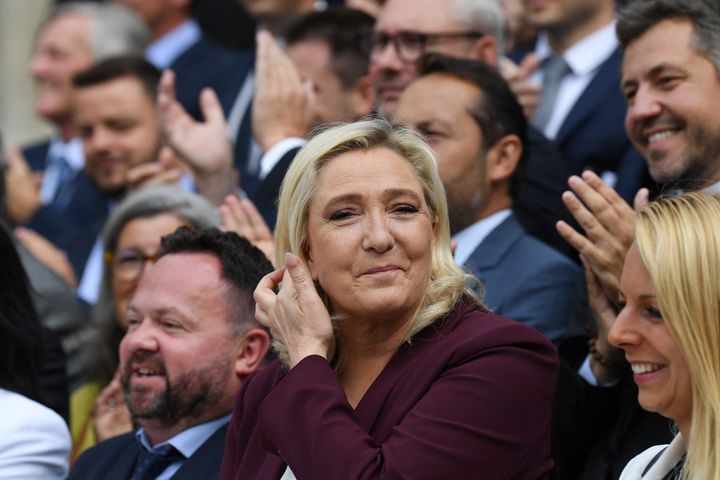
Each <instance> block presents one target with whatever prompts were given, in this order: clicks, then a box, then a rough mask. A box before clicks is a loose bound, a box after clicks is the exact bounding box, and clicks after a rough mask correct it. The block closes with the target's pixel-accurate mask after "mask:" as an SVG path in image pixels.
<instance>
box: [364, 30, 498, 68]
mask: <svg viewBox="0 0 720 480" xmlns="http://www.w3.org/2000/svg"><path fill="white" fill-rule="evenodd" d="M485 35H486V34H485V33H483V32H480V31H477V30H465V31H460V32H436V33H423V32H416V31H412V30H402V31H400V32H398V33H395V34H393V35H390V34H388V33H385V32H380V31H375V32H373V33H372V35H371V37H370V56H371V57H372V56H374V55H377V54H379V53H380V52H382V51H384V50H385V49H386V48H387V46H388V43H392V44H393V46H394V47H395V53H396V54H397V56H398V58H399V59H400V60H402V61H403V62H405V63H415V62H417V61H418V60H419V59H420V58H422V56H423V55H425V54H426V53H427V52H426V51H425V50H426V48H427V45H428V42H436V41H442V40H453V39H476V40H477V39H479V38H482V37H484V36H485ZM403 36H404V37H405V38H406V39H407V38H408V37H415V39H416V40H417V41H418V45H420V49H419V54H418V56H417V57H416V58H410V59H408V58H407V56H406V55H404V54H403V52H402V48H401V47H400V43H401V40H400V39H401V38H402V37H403ZM378 38H382V39H383V40H382V42H378V41H377V39H378Z"/></svg>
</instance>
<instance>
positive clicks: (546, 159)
mask: <svg viewBox="0 0 720 480" xmlns="http://www.w3.org/2000/svg"><path fill="white" fill-rule="evenodd" d="M528 148H529V157H528V159H527V164H526V165H525V168H524V171H523V172H522V176H521V181H520V183H519V185H518V188H517V194H516V195H515V198H514V199H513V211H514V212H515V215H516V216H517V218H518V220H519V221H520V223H521V224H522V226H523V228H525V231H527V233H529V234H530V235H532V236H533V237H535V238H537V239H538V240H540V241H542V242H543V243H545V244H547V245H550V246H551V247H553V248H554V249H556V250H557V251H559V252H560V253H563V254H565V255H566V256H567V257H569V258H571V259H573V260H574V261H576V262H577V261H578V257H577V252H576V251H575V250H574V249H573V248H572V246H571V245H570V244H569V243H568V242H567V241H566V240H565V239H564V238H562V237H561V236H560V234H559V233H558V232H557V229H556V228H555V223H557V221H558V220H564V221H565V222H567V223H569V224H570V225H576V222H575V220H574V219H573V217H572V215H571V214H570V212H569V211H568V209H567V208H565V204H564V203H563V202H562V193H563V192H564V191H565V190H567V189H568V185H567V179H568V177H569V176H570V173H569V172H570V171H569V170H568V167H567V165H566V162H565V158H564V157H563V155H562V153H560V151H559V150H558V148H557V146H556V145H555V144H554V143H552V142H551V141H550V140H548V139H547V138H545V135H543V134H542V132H540V131H539V130H537V129H536V128H535V127H533V126H529V128H528Z"/></svg>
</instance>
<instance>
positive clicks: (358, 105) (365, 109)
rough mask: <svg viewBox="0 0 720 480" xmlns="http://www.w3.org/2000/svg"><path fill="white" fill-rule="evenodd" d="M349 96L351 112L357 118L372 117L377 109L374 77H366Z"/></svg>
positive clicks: (353, 88)
mask: <svg viewBox="0 0 720 480" xmlns="http://www.w3.org/2000/svg"><path fill="white" fill-rule="evenodd" d="M347 95H348V99H349V106H350V111H351V112H352V114H353V116H355V118H362V117H364V116H366V115H370V114H371V113H372V112H373V109H374V107H375V90H374V89H373V82H372V77H370V75H369V74H368V75H364V76H362V77H360V78H359V79H358V81H357V82H355V85H353V86H352V88H351V89H350V91H349V93H348V94H347Z"/></svg>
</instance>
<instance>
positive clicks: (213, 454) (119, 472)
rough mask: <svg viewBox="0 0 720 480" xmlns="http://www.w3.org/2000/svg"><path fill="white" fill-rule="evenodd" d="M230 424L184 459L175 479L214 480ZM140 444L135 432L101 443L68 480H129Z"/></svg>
mask: <svg viewBox="0 0 720 480" xmlns="http://www.w3.org/2000/svg"><path fill="white" fill-rule="evenodd" d="M226 434H227V425H224V426H223V427H221V428H219V429H218V430H217V431H216V432H215V433H213V434H212V435H211V436H210V438H208V439H207V440H206V441H205V443H203V444H202V445H201V446H200V448H198V449H197V450H196V451H195V453H194V454H193V455H192V456H191V457H190V458H188V459H187V460H185V462H184V463H183V464H182V466H181V467H180V469H179V470H178V471H177V472H176V473H175V475H173V476H172V478H173V480H195V479H198V478H202V479H204V480H205V479H207V480H212V479H216V478H218V476H219V473H220V461H221V460H222V455H223V449H224V447H225V435H226ZM139 448H140V447H139V445H138V442H137V439H136V438H135V433H126V434H124V435H120V436H117V437H113V438H110V439H108V440H105V441H103V442H100V443H98V444H97V445H95V446H94V447H92V448H90V449H89V450H87V451H86V452H85V453H83V454H82V455H81V456H80V458H78V460H77V462H76V463H75V466H74V467H73V469H72V471H71V472H70V477H69V479H95V478H103V479H105V480H127V479H129V478H130V475H131V474H132V472H133V469H134V468H135V462H136V461H137V457H138V452H139Z"/></svg>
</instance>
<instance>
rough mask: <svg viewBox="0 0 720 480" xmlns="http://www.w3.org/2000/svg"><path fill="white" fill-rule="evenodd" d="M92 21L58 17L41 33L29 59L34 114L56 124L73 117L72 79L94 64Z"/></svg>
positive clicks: (69, 15) (86, 16)
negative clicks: (33, 88)
mask: <svg viewBox="0 0 720 480" xmlns="http://www.w3.org/2000/svg"><path fill="white" fill-rule="evenodd" d="M91 27H92V18H91V17H90V16H89V15H83V14H75V13H74V14H66V15H61V16H59V17H57V18H55V19H53V20H51V21H50V22H49V23H48V24H46V25H45V26H44V27H43V29H42V30H41V31H40V33H39V35H38V37H37V39H36V41H35V50H34V52H33V54H32V57H31V58H30V75H31V76H32V79H33V82H34V85H35V111H36V112H37V113H38V114H39V115H41V116H42V117H44V118H46V119H48V120H50V121H53V122H56V123H59V122H61V121H63V120H69V119H70V117H71V115H72V102H73V90H74V89H73V85H72V79H73V77H74V76H75V75H76V74H78V73H80V72H81V71H83V70H85V69H87V68H89V67H90V66H91V65H92V63H93V55H92V52H91V50H90V29H91Z"/></svg>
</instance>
